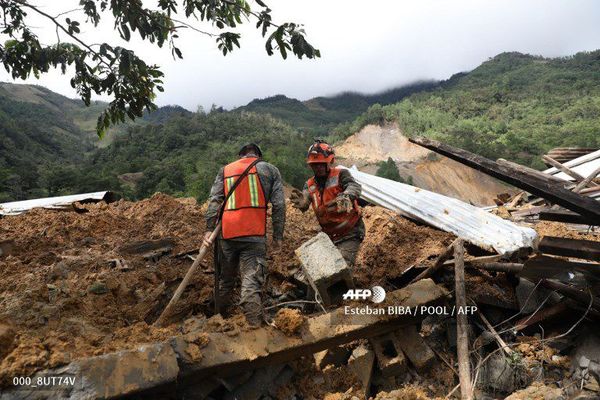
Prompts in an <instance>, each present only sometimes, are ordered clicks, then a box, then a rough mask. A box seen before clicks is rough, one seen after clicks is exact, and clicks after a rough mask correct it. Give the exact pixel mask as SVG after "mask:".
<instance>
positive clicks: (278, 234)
mask: <svg viewBox="0 0 600 400" xmlns="http://www.w3.org/2000/svg"><path fill="white" fill-rule="evenodd" d="M239 156H240V159H239V160H237V161H234V162H232V163H231V164H228V165H226V166H225V167H223V168H222V169H221V171H219V174H218V175H217V177H216V179H215V183H214V184H213V186H212V189H211V191H210V199H209V204H208V209H207V211H206V214H205V218H206V227H207V229H208V230H209V231H208V232H206V233H205V234H204V242H205V243H206V244H210V242H209V241H208V240H209V237H210V233H211V232H210V231H211V230H213V229H214V228H215V225H216V223H217V219H218V215H219V211H220V209H221V205H222V204H223V202H224V200H225V198H226V197H227V196H228V194H229V192H230V189H231V188H232V187H233V185H234V184H235V183H236V181H237V179H238V178H239V177H240V176H241V175H242V174H243V173H244V171H246V169H247V168H248V167H250V166H251V168H250V169H249V170H248V173H247V175H245V176H244V177H243V178H242V181H240V183H239V185H238V186H237V187H235V188H234V190H233V192H232V194H231V195H230V196H229V197H227V202H226V204H225V206H224V208H223V214H222V218H221V222H222V224H221V235H220V238H219V246H220V250H221V251H220V255H221V263H220V266H221V273H220V276H219V293H218V296H217V298H218V304H219V308H220V310H219V311H220V312H222V313H224V312H226V311H227V308H228V307H229V306H230V305H231V304H232V296H233V288H234V286H235V278H236V276H237V272H238V269H239V272H240V276H241V281H242V287H241V295H240V306H241V307H242V310H243V311H244V314H245V316H246V319H247V320H248V323H249V325H251V326H260V325H261V323H262V320H263V305H262V289H263V285H264V283H265V279H266V276H267V263H266V251H267V248H266V231H267V204H268V203H269V202H270V203H271V205H272V212H271V220H272V223H273V247H274V248H279V247H280V246H281V241H282V239H283V230H284V226H285V197H284V194H283V183H282V180H281V174H280V173H279V170H278V169H277V168H276V167H275V166H273V165H271V164H269V163H267V162H266V161H262V159H261V158H262V152H261V150H260V147H258V145H256V144H255V143H249V144H247V145H245V146H243V147H242V149H241V150H240V151H239ZM255 162H257V163H256V164H254V165H252V164H253V163H255Z"/></svg>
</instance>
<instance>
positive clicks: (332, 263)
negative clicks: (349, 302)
mask: <svg viewBox="0 0 600 400" xmlns="http://www.w3.org/2000/svg"><path fill="white" fill-rule="evenodd" d="M296 255H297V256H298V258H299V259H300V262H301V263H302V269H303V271H304V275H305V277H306V278H307V279H308V281H309V283H310V285H311V286H312V287H313V289H314V290H315V291H316V292H317V293H319V295H320V296H321V300H322V301H323V304H325V305H326V306H328V305H332V304H338V303H340V302H341V301H342V296H343V295H344V293H346V292H347V291H348V289H350V288H353V287H354V282H353V280H352V272H351V271H350V268H349V267H348V264H346V261H345V260H344V258H343V257H342V253H340V251H339V250H338V249H337V248H336V247H335V245H334V244H333V242H332V241H331V239H329V236H327V235H326V234H325V233H323V232H320V233H319V234H318V235H316V236H315V237H313V238H311V239H309V240H308V241H306V242H305V243H304V244H302V246H300V247H299V248H298V249H296Z"/></svg>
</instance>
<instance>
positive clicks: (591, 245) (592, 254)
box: [538, 236, 600, 261]
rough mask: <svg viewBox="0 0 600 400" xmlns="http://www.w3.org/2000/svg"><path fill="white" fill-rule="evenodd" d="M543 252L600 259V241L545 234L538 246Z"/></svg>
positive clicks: (594, 259) (593, 259)
mask: <svg viewBox="0 0 600 400" xmlns="http://www.w3.org/2000/svg"><path fill="white" fill-rule="evenodd" d="M538 248H539V250H540V251H541V252H542V253H547V254H554V255H556V256H564V257H575V258H583V259H586V260H592V261H600V242H594V241H592V240H582V239H566V238H560V237H554V236H544V237H543V238H542V240H541V242H540V244H539V246H538Z"/></svg>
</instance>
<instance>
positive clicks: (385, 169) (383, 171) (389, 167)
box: [375, 157, 404, 182]
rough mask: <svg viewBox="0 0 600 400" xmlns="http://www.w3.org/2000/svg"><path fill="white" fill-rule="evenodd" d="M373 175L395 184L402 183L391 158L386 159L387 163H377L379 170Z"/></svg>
mask: <svg viewBox="0 0 600 400" xmlns="http://www.w3.org/2000/svg"><path fill="white" fill-rule="evenodd" d="M375 175H377V176H380V177H382V178H386V179H391V180H393V181H396V182H404V180H403V179H402V177H401V176H400V172H398V167H397V166H396V163H395V162H394V160H392V157H388V159H387V161H381V162H380V163H379V168H378V169H377V172H376V173H375Z"/></svg>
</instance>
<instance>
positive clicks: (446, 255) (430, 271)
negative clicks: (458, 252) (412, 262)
mask: <svg viewBox="0 0 600 400" xmlns="http://www.w3.org/2000/svg"><path fill="white" fill-rule="evenodd" d="M458 241H460V239H455V240H454V241H453V242H452V243H451V244H450V246H448V247H446V250H444V252H443V253H442V254H440V255H439V256H438V258H437V259H436V260H435V262H434V263H433V265H432V266H431V267H428V268H427V269H426V270H425V271H423V272H421V273H420V274H419V275H418V276H417V277H416V278H415V279H413V280H412V281H410V283H415V282H417V281H420V280H421V279H425V278H429V277H430V276H431V275H433V274H434V273H435V272H436V271H437V270H438V269H440V268H442V266H443V265H444V261H446V260H448V259H449V258H450V257H452V254H453V253H454V246H455V245H456V243H458Z"/></svg>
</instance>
